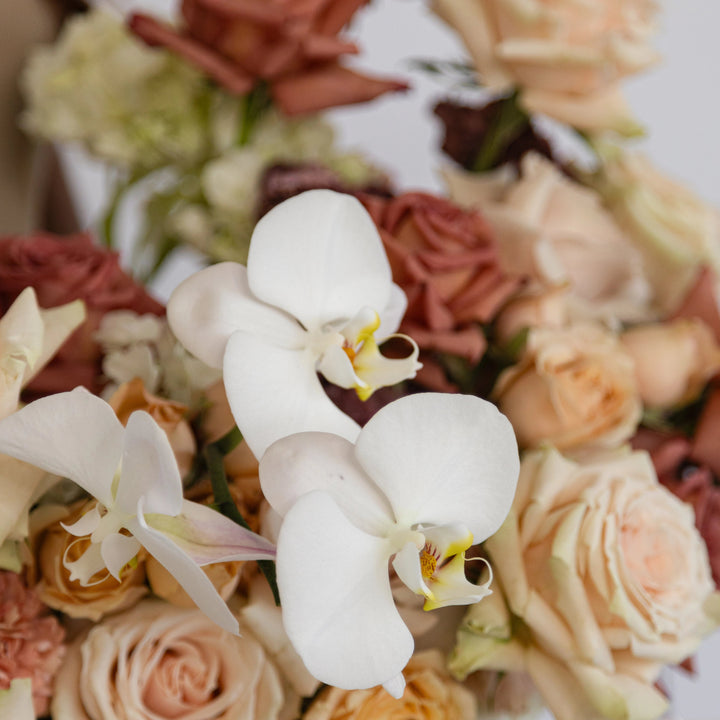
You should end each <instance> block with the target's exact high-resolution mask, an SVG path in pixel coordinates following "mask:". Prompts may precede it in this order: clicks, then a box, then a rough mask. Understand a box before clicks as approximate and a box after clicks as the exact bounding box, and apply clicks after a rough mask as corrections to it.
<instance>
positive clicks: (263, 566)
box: [205, 427, 280, 605]
mask: <svg viewBox="0 0 720 720" xmlns="http://www.w3.org/2000/svg"><path fill="white" fill-rule="evenodd" d="M240 440H242V435H241V434H240V431H239V430H238V429H237V427H233V429H232V430H230V432H228V433H226V434H225V435H223V436H222V437H221V438H220V439H219V440H216V441H215V442H214V443H210V444H209V445H207V447H206V448H205V460H206V462H207V467H208V472H209V473H210V483H211V484H212V489H213V497H214V498H215V506H216V507H217V509H218V511H219V512H220V513H222V514H223V515H224V516H225V517H227V518H230V520H232V521H233V522H236V523H237V524H238V525H241V526H242V527H244V528H246V529H247V530H250V526H249V525H248V524H247V522H246V520H245V518H244V517H243V516H242V515H241V514H240V511H239V510H238V508H237V505H236V504H235V501H234V500H233V498H232V495H231V494H230V487H229V486H228V481H227V476H226V475H225V468H224V466H223V458H224V457H225V455H227V454H228V453H229V452H231V451H232V450H233V449H234V448H235V447H237V445H238V443H239V442H240ZM257 563H258V566H259V567H260V570H261V571H262V573H263V575H264V576H265V579H266V580H267V581H268V584H269V585H270V589H271V590H272V594H273V597H274V598H275V604H276V605H280V593H279V592H278V586H277V578H276V574H275V563H274V562H273V561H272V560H258V561H257Z"/></svg>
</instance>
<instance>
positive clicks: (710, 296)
mask: <svg viewBox="0 0 720 720" xmlns="http://www.w3.org/2000/svg"><path fill="white" fill-rule="evenodd" d="M715 282H716V277H715V275H714V274H713V272H712V271H711V270H710V269H708V268H703V269H702V270H701V271H700V274H699V275H698V277H697V280H696V281H695V284H694V285H693V287H692V288H691V290H690V292H689V293H688V294H687V295H686V296H685V299H684V300H683V302H682V304H681V305H680V307H679V308H678V309H677V310H676V311H675V313H674V315H673V316H672V318H671V319H673V320H674V319H675V318H700V320H702V321H703V322H704V323H705V324H706V325H707V326H708V327H710V329H711V330H712V331H713V334H714V335H715V339H716V340H717V341H718V342H720V311H718V306H717V302H716V300H715V288H714V285H715Z"/></svg>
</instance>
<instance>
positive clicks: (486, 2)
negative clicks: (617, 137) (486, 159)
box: [432, 0, 657, 135]
mask: <svg viewBox="0 0 720 720" xmlns="http://www.w3.org/2000/svg"><path fill="white" fill-rule="evenodd" d="M432 8H433V10H434V11H435V12H436V13H437V14H438V15H439V16H440V17H441V18H443V20H445V21H446V22H447V23H448V24H449V25H450V26H451V27H452V28H453V29H454V30H456V31H457V32H458V33H459V35H460V37H461V38H462V40H463V43H464V44H465V47H466V48H467V50H468V52H469V53H470V57H471V58H472V61H473V63H474V65H475V69H476V70H477V72H478V75H479V76H480V82H482V84H483V85H485V86H488V87H490V88H491V89H493V90H498V91H500V90H509V89H510V88H513V87H519V88H520V89H521V96H520V100H521V102H522V104H523V105H524V106H525V107H526V108H527V109H528V110H530V111H531V112H539V113H543V114H545V115H550V116H551V117H554V118H556V119H558V120H560V121H562V122H565V123H568V124H569V125H573V126H574V127H577V128H580V129H583V130H589V131H599V130H614V131H616V132H619V133H623V134H628V135H630V134H634V133H636V132H637V131H638V130H639V128H638V126H637V123H636V122H635V121H634V120H633V119H632V117H631V115H630V113H629V110H628V108H627V107H626V105H625V102H624V100H623V98H622V95H621V93H620V89H619V84H620V80H622V78H624V77H626V76H627V75H631V74H633V73H636V72H638V71H639V70H643V69H644V68H646V67H648V66H649V65H651V64H652V63H654V62H655V61H656V59H657V54H656V53H655V52H654V51H653V50H652V48H651V47H650V46H649V44H648V39H649V36H650V35H651V33H652V31H653V30H654V23H653V21H654V15H655V11H656V8H657V3H656V2H654V0H600V1H599V2H595V3H593V4H592V5H587V6H585V5H584V6H582V8H580V7H579V6H577V5H574V4H572V3H554V2H548V0H528V1H527V2H525V3H523V5H522V6H518V5H517V3H515V2H513V1H512V0H433V2H432Z"/></svg>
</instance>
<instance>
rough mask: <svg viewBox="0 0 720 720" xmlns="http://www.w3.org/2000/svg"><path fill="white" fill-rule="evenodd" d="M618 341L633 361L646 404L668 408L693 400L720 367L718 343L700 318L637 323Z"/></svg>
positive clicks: (641, 393) (641, 394) (719, 347)
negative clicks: (644, 323) (646, 323)
mask: <svg viewBox="0 0 720 720" xmlns="http://www.w3.org/2000/svg"><path fill="white" fill-rule="evenodd" d="M621 341H622V344H623V346H624V347H625V349H626V350H627V352H628V353H629V354H630V355H631V356H632V358H633V360H634V362H635V377H636V379H637V383H638V388H639V390H640V396H641V397H642V401H643V403H644V404H645V405H647V406H649V407H656V408H670V407H673V406H675V405H682V404H685V403H688V402H692V401H693V400H695V399H696V398H697V397H698V396H699V395H700V393H701V392H702V390H703V388H704V387H705V384H706V383H707V381H708V380H709V379H710V378H711V377H712V376H713V375H715V374H716V373H717V372H718V370H720V346H718V344H717V342H716V341H715V336H714V335H713V333H712V331H711V330H710V328H709V327H708V326H707V325H705V323H704V322H702V321H701V320H696V319H693V320H675V321H673V322H669V323H653V324H652V325H640V326H638V327H634V328H631V329H630V330H627V331H626V332H624V333H623V334H622V336H621Z"/></svg>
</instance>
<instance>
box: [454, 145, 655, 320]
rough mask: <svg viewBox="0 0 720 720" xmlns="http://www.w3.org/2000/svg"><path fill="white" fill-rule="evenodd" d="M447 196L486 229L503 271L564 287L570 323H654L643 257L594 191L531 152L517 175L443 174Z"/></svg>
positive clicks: (501, 172) (507, 171)
mask: <svg viewBox="0 0 720 720" xmlns="http://www.w3.org/2000/svg"><path fill="white" fill-rule="evenodd" d="M445 180H446V182H447V184H448V189H449V193H450V196H451V197H452V198H453V199H454V200H455V201H456V202H458V203H460V204H461V205H463V206H466V207H473V208H476V209H478V210H479V211H480V212H481V213H482V214H483V215H484V216H485V217H486V218H487V220H488V222H489V223H490V225H491V227H492V229H493V232H494V235H495V239H496V241H497V245H498V251H499V256H500V263H501V266H502V267H503V269H504V270H505V271H506V272H512V273H520V274H525V275H527V276H528V277H529V278H531V279H532V280H533V281H534V282H536V283H538V284H540V285H542V286H545V287H547V286H550V287H553V286H557V285H563V284H566V285H567V286H568V294H567V304H568V311H569V313H570V315H571V316H572V317H573V318H575V319H601V320H603V321H610V322H613V321H615V322H616V321H618V320H621V321H639V320H644V319H651V318H652V319H654V311H653V308H652V307H651V305H650V303H651V300H652V295H651V292H650V286H649V284H648V281H647V278H646V277H645V270H644V268H643V264H642V258H641V255H640V253H639V251H638V250H637V249H636V248H635V247H634V245H633V243H632V241H631V239H630V238H629V237H628V236H627V235H626V234H625V233H624V232H623V231H622V230H621V229H620V227H619V226H618V225H617V223H616V222H615V221H614V220H613V218H612V216H611V215H610V213H609V211H608V210H607V209H606V208H605V207H603V204H602V199H601V197H600V196H599V195H598V193H597V192H595V191H594V190H592V189H590V188H587V187H584V186H583V185H580V184H579V183H577V182H574V181H573V180H570V179H569V178H568V177H567V176H566V175H564V174H563V173H562V172H560V170H559V169H558V168H557V167H556V166H555V165H553V164H552V163H551V162H549V161H548V160H546V159H544V158H542V157H540V156H539V155H536V154H535V153H528V154H527V155H525V157H524V158H523V160H522V163H521V172H520V174H519V175H518V174H516V173H514V172H512V171H511V170H510V168H508V167H506V168H502V169H501V170H498V171H495V172H493V173H486V174H483V175H477V174H474V173H467V172H465V171H460V170H458V171H450V170H447V171H446V172H445Z"/></svg>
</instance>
